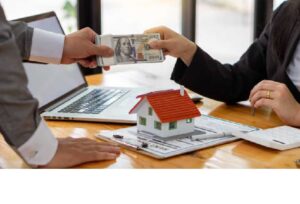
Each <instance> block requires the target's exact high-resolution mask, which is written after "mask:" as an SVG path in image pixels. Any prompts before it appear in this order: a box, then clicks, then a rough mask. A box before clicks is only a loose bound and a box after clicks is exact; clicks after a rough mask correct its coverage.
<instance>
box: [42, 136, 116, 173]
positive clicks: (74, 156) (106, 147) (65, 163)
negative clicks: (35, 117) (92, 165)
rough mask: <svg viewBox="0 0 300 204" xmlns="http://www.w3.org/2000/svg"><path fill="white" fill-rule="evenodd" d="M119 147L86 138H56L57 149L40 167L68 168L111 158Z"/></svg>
mask: <svg viewBox="0 0 300 204" xmlns="http://www.w3.org/2000/svg"><path fill="white" fill-rule="evenodd" d="M119 153H120V149H119V147H118V146H116V145H112V144H108V143H100V142H97V141H94V140H91V139H87V138H80V139H74V138H70V137H69V138H63V139H58V149H57V152H56V154H55V156H54V158H53V159H52V160H51V161H50V162H49V163H48V164H47V165H45V166H41V168H68V167H72V166H76V165H79V164H83V163H87V162H96V161H104V160H113V159H116V158H117V157H118V155H119Z"/></svg>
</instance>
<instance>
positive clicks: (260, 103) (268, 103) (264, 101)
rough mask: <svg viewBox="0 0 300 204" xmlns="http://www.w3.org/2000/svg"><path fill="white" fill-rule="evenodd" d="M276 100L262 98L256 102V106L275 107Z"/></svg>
mask: <svg viewBox="0 0 300 204" xmlns="http://www.w3.org/2000/svg"><path fill="white" fill-rule="evenodd" d="M274 105H275V101H274V100H271V99H267V98H261V99H259V100H258V101H256V102H255V104H254V107H255V108H261V107H267V108H272V109H274Z"/></svg>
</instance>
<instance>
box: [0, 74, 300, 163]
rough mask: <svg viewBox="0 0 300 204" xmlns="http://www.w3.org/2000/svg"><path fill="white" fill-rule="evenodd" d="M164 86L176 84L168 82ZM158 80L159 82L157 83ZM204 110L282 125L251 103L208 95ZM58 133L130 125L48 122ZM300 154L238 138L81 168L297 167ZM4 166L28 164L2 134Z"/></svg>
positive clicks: (108, 80) (93, 79)
mask: <svg viewBox="0 0 300 204" xmlns="http://www.w3.org/2000/svg"><path fill="white" fill-rule="evenodd" d="M87 80H88V82H89V84H91V85H99V84H101V85H105V86H107V85H108V86H121V85H123V86H124V84H126V86H131V87H134V86H151V85H152V84H155V81H157V80H160V81H161V79H157V78H155V77H154V78H153V77H152V78H151V77H149V76H147V74H146V73H142V72H139V71H134V72H118V73H108V74H105V76H104V77H103V76H102V75H94V76H89V77H87ZM164 81H165V82H163V83H166V84H164V85H163V86H169V87H170V86H174V84H172V83H171V82H170V84H168V82H166V81H167V80H166V79H164ZM156 84H157V83H156ZM199 107H200V110H201V112H202V113H204V114H210V115H212V116H216V117H220V118H224V119H228V120H232V121H235V122H239V123H243V124H248V125H253V126H256V127H259V128H270V127H275V126H278V125H281V124H282V123H281V121H280V120H279V119H278V118H277V116H276V115H275V114H274V113H273V112H271V111H269V110H257V112H256V115H255V117H254V116H251V114H250V112H251V110H250V107H249V106H247V105H242V104H239V105H232V106H231V105H230V106H228V105H225V104H223V103H220V102H217V101H214V100H211V99H207V98H204V100H203V103H202V104H200V105H199ZM47 123H48V125H49V127H50V128H51V130H52V131H53V133H54V134H55V135H56V136H57V137H68V136H71V137H89V138H93V139H95V136H94V135H95V134H96V133H97V132H98V131H99V130H104V129H106V130H107V129H109V130H114V129H118V128H124V127H127V125H121V124H108V123H107V124H105V123H88V122H71V121H68V122H64V121H48V122H47ZM299 158H300V148H297V149H293V150H288V151H283V152H279V151H275V150H271V149H267V148H264V147H260V146H258V145H255V144H252V143H250V142H246V141H242V140H240V141H236V142H233V143H228V144H224V145H220V146H216V147H212V148H208V149H204V150H199V151H196V152H192V153H188V154H184V155H181V156H177V157H173V158H169V159H165V160H157V159H153V158H150V157H148V156H144V155H141V154H138V153H136V152H133V151H130V150H126V149H122V153H121V155H120V156H119V157H118V158H117V160H114V161H105V162H97V163H88V164H84V165H81V166H78V167H77V168H296V165H295V163H294V161H295V160H296V159H299ZM0 166H2V167H3V168H27V166H26V165H25V164H24V163H23V161H22V160H21V159H20V158H19V157H18V156H17V155H16V154H15V153H14V152H13V151H12V150H11V149H10V147H9V146H8V145H7V144H6V143H5V141H4V140H3V138H0Z"/></svg>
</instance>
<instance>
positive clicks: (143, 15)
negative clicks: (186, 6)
mask: <svg viewBox="0 0 300 204" xmlns="http://www.w3.org/2000/svg"><path fill="white" fill-rule="evenodd" d="M101 3H102V5H101V6H102V8H101V9H102V16H101V17H102V18H101V19H102V33H103V34H137V33H143V32H144V31H145V30H146V29H149V28H151V27H156V26H160V25H165V26H168V27H170V28H171V29H173V30H175V31H176V32H179V33H180V32H181V0H127V1H124V0H102V1H101ZM174 64H175V59H174V58H171V57H167V59H166V60H165V62H163V63H157V64H140V65H122V66H115V67H114V68H113V69H112V70H111V71H110V72H121V71H125V70H128V69H132V70H133V69H135V70H136V71H143V72H146V73H149V74H150V75H151V76H152V77H157V76H160V77H163V78H166V79H169V78H170V74H171V71H172V69H173V66H174Z"/></svg>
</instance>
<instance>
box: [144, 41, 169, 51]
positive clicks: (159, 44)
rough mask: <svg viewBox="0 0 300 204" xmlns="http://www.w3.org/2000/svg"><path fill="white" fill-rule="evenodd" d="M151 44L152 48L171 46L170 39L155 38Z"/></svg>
mask: <svg viewBox="0 0 300 204" xmlns="http://www.w3.org/2000/svg"><path fill="white" fill-rule="evenodd" d="M149 46H150V47H151V48H152V49H167V50H168V48H169V46H170V41H169V40H154V41H151V42H149Z"/></svg>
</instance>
